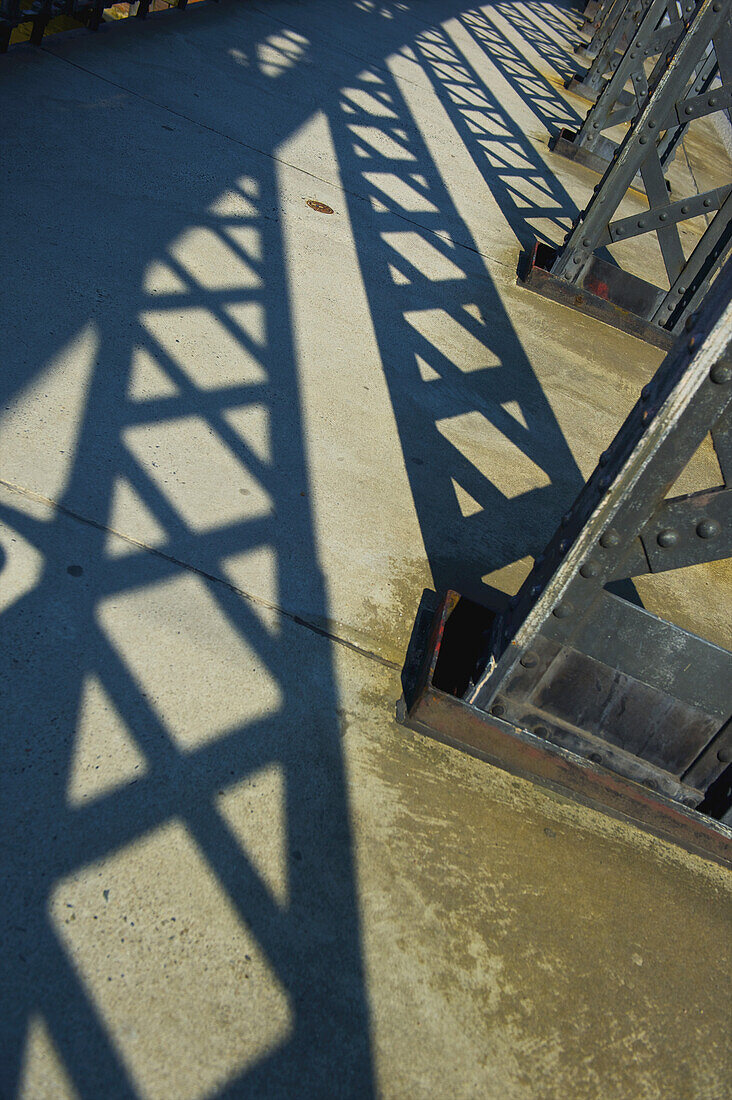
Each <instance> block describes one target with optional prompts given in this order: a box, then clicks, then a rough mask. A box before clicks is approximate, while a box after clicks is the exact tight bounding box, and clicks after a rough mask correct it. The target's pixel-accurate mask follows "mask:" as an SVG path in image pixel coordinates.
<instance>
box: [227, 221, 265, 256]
mask: <svg viewBox="0 0 732 1100" xmlns="http://www.w3.org/2000/svg"><path fill="white" fill-rule="evenodd" d="M221 232H222V233H223V234H224V235H225V236H226V237H228V238H229V240H230V241H232V242H233V243H234V244H235V245H236V246H237V248H238V249H239V251H240V252H242V253H243V254H244V256H245V257H246V258H247V259H249V260H252V262H256V263H261V261H262V236H261V234H260V232H259V230H258V229H256V228H255V227H254V226H253V225H231V224H223V225H222V226H221Z"/></svg>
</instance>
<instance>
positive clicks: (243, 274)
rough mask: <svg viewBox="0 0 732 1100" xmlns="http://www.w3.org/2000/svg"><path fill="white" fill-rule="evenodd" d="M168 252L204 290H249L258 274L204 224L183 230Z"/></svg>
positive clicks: (258, 283)
mask: <svg viewBox="0 0 732 1100" xmlns="http://www.w3.org/2000/svg"><path fill="white" fill-rule="evenodd" d="M170 254H171V256H172V257H173V259H174V260H175V261H176V262H177V263H178V264H179V265H180V267H181V268H182V269H183V270H184V271H185V273H186V275H187V276H188V278H190V279H191V280H192V281H193V283H194V284H195V285H196V286H198V287H203V289H204V290H252V289H253V288H256V287H260V286H261V285H262V280H261V277H260V276H259V275H258V274H257V272H256V271H255V270H254V268H253V267H252V266H251V264H248V263H247V262H246V261H245V260H244V259H242V257H241V256H240V255H238V253H237V252H236V250H235V249H233V248H232V247H231V246H230V245H228V244H227V243H226V242H225V241H224V239H223V238H222V237H221V235H220V234H219V233H216V232H215V231H214V230H213V229H208V228H206V227H204V226H193V227H192V228H190V229H186V230H184V232H183V233H182V234H181V235H180V237H179V238H178V240H177V241H176V242H175V243H174V244H173V245H171V248H170Z"/></svg>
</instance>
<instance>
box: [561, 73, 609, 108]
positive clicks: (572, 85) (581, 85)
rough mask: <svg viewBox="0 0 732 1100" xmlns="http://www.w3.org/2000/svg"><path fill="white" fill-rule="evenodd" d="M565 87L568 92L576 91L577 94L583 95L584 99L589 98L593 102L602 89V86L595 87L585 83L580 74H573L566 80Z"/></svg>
mask: <svg viewBox="0 0 732 1100" xmlns="http://www.w3.org/2000/svg"><path fill="white" fill-rule="evenodd" d="M564 87H565V88H566V89H567V91H568V92H574V94H575V95H579V96H582V98H583V99H589V100H590V102H591V103H594V102H595V100H596V99H597V97H598V96H599V94H600V92H601V91H602V88H593V87H592V86H591V85H589V84H585V82H584V80H583V79H582V78H581V77H579V76H572V77H570V78H569V80H565V82H564Z"/></svg>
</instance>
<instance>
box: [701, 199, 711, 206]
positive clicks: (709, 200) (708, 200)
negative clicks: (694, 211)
mask: <svg viewBox="0 0 732 1100" xmlns="http://www.w3.org/2000/svg"><path fill="white" fill-rule="evenodd" d="M711 205H712V200H711V199H704V201H703V203H702V206H707V207H709V206H711Z"/></svg>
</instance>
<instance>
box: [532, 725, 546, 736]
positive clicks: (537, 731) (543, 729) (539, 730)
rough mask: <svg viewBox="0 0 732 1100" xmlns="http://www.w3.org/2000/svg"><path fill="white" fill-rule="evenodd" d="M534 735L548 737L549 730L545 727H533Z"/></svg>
mask: <svg viewBox="0 0 732 1100" xmlns="http://www.w3.org/2000/svg"><path fill="white" fill-rule="evenodd" d="M534 733H535V734H536V736H537V737H548V736H549V730H548V729H547V728H546V726H534Z"/></svg>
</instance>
